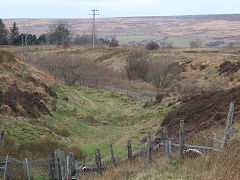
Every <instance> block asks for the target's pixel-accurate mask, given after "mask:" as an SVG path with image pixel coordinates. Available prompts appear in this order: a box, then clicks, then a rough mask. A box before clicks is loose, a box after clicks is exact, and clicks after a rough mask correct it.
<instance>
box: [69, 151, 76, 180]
mask: <svg viewBox="0 0 240 180" xmlns="http://www.w3.org/2000/svg"><path fill="white" fill-rule="evenodd" d="M74 162H75V161H74V155H73V152H70V153H69V174H70V178H72V176H75V174H76V171H75V165H74Z"/></svg>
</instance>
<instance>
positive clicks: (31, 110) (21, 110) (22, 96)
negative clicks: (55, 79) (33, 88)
mask: <svg viewBox="0 0 240 180" xmlns="http://www.w3.org/2000/svg"><path fill="white" fill-rule="evenodd" d="M45 103H46V100H45V97H44V96H43V95H42V94H40V93H36V92H35V93H29V92H28V91H22V90H20V89H19V88H18V86H17V84H16V83H14V84H12V86H11V87H10V88H9V89H8V90H7V91H6V92H5V93H2V92H1V91H0V107H9V108H10V110H11V112H13V113H14V114H15V115H22V116H28V117H34V118H38V117H39V116H40V115H41V114H45V115H46V114H50V110H49V109H48V107H47V105H46V104H45ZM1 109H2V110H4V108H1ZM5 109H6V108H5ZM0 111H1V110H0ZM1 113H5V112H1Z"/></svg>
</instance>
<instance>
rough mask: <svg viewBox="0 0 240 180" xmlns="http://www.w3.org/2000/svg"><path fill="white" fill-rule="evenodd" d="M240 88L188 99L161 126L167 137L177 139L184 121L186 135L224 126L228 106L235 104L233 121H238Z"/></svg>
mask: <svg viewBox="0 0 240 180" xmlns="http://www.w3.org/2000/svg"><path fill="white" fill-rule="evenodd" d="M239 95H240V87H238V88H234V89H231V90H228V91H217V92H205V93H202V94H201V95H197V96H195V97H192V98H191V99H189V100H188V101H187V102H186V103H185V104H182V106H181V107H180V108H177V109H175V110H173V111H172V112H170V113H168V114H167V115H166V117H165V118H164V120H163V123H162V124H161V126H163V127H166V128H167V129H168V133H169V136H171V137H177V136H178V133H179V123H180V120H184V121H185V132H186V134H190V133H191V134H192V133H197V132H199V131H202V130H205V129H208V128H211V127H214V126H217V125H219V124H222V125H225V122H226V118H227V114H228V110H229V104H230V102H234V103H235V112H234V121H240V112H239V110H240V96H239Z"/></svg>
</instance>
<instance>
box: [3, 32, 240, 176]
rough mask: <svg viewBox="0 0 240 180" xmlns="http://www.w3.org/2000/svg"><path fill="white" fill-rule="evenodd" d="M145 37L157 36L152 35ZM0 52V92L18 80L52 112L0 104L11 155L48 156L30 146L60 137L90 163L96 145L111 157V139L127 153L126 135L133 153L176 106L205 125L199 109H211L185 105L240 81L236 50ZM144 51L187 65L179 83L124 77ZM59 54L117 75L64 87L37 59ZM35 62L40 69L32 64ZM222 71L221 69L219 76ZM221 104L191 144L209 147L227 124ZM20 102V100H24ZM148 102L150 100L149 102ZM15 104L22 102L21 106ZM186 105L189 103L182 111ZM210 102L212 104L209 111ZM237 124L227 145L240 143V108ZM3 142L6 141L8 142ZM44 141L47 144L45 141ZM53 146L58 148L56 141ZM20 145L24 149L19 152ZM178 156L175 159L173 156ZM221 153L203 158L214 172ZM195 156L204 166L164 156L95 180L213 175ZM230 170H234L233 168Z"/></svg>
mask: <svg viewBox="0 0 240 180" xmlns="http://www.w3.org/2000/svg"><path fill="white" fill-rule="evenodd" d="M122 38H123V39H124V38H125V37H124V36H122ZM147 38H149V39H150V38H153V37H151V36H148V37H147ZM140 39H141V37H140V36H139V37H138V40H140ZM179 41H180V40H179ZM0 50H1V51H0V52H1V53H2V54H0V55H1V59H0V66H1V69H0V70H1V76H0V78H1V84H0V90H1V92H3V94H5V93H6V92H9V94H10V92H11V88H12V84H13V83H14V82H16V81H17V85H19V84H22V85H19V87H18V88H17V89H19V93H22V92H25V91H27V92H28V93H29V94H30V95H32V94H34V93H40V94H43V97H41V98H43V99H40V102H41V103H44V104H45V105H46V107H47V108H48V109H49V110H50V113H46V114H44V113H43V112H44V111H38V110H37V112H35V111H36V109H33V111H31V112H28V111H27V112H26V111H25V110H23V111H22V112H21V113H19V110H18V111H16V112H13V110H12V111H9V112H8V113H6V112H4V111H3V109H0V111H1V115H0V123H1V129H5V132H6V135H7V136H8V138H10V140H9V142H14V147H15V148H16V149H15V150H14V151H11V152H10V155H11V156H15V157H17V158H20V159H21V158H24V156H26V155H27V156H28V157H29V158H30V159H39V158H45V157H47V156H46V154H41V153H40V152H38V150H36V149H35V148H33V147H34V145H36V144H35V143H36V142H42V143H43V144H44V143H46V142H55V143H57V146H59V147H64V148H66V149H67V150H68V151H71V149H77V150H78V151H77V154H75V155H76V156H77V158H78V159H81V157H82V156H85V157H87V161H88V162H90V161H92V160H93V159H94V152H95V150H96V149H100V151H101V153H102V156H103V157H104V156H108V155H109V145H110V144H113V147H114V152H115V153H116V154H123V153H126V142H127V140H128V139H131V140H132V142H133V147H134V150H136V149H139V148H141V147H142V146H143V144H142V143H140V142H139V139H141V138H142V137H143V136H145V135H146V133H147V132H148V131H151V132H152V134H153V135H156V134H159V132H160V131H161V129H162V128H163V126H161V124H162V123H163V122H165V121H164V120H166V117H169V116H168V115H169V114H170V115H171V113H172V114H174V113H176V114H177V115H176V116H178V109H181V108H182V109H183V113H182V114H181V118H183V119H184V118H185V117H188V116H187V115H188V113H189V114H191V113H192V114H191V115H192V117H193V118H192V119H193V121H196V123H195V124H196V127H193V128H192V129H194V128H197V127H198V125H199V124H198V123H197V121H199V122H201V120H203V118H205V117H206V116H208V114H207V115H206V116H204V117H202V116H197V115H198V113H206V111H204V108H202V109H201V112H198V111H194V110H191V111H190V112H189V111H188V109H191V108H188V106H187V105H189V104H190V105H191V102H194V103H195V104H197V103H199V106H200V105H201V104H200V102H201V98H203V96H202V93H203V92H206V93H210V92H211V93H212V92H221V91H223V90H230V89H233V88H236V87H239V85H240V79H239V69H240V68H239V66H238V63H239V59H240V54H239V51H240V49H239V47H235V48H227V47H222V48H198V49H189V48H175V49H165V50H163V49H159V50H154V51H147V50H145V47H144V46H138V47H135V46H123V47H118V48H110V47H106V46H100V47H97V48H95V49H94V48H92V47H89V46H70V47H69V48H68V49H63V48H62V47H61V46H31V47H28V48H25V47H9V46H5V47H4V46H2V47H0ZM3 51H8V52H10V53H12V54H13V55H14V56H16V57H17V60H16V61H14V60H13V59H14V58H13V57H12V56H9V55H6V53H5V52H3ZM139 51H144V52H146V53H149V54H150V56H149V57H150V61H153V60H154V61H157V62H161V61H164V60H167V61H169V62H177V63H178V64H179V65H181V67H182V68H183V69H184V70H182V71H181V73H180V79H179V82H178V83H177V84H176V85H175V86H174V87H172V88H170V89H169V88H166V89H157V88H156V87H154V86H153V84H152V83H151V82H148V81H143V80H141V79H138V80H131V81H130V80H128V79H127V77H126V75H125V74H124V68H125V66H126V63H127V62H126V57H128V56H129V55H130V54H131V53H133V52H139ZM61 53H62V54H68V55H71V57H73V58H76V59H81V58H84V61H86V62H93V63H95V64H98V65H103V66H104V67H106V68H107V69H110V70H112V73H114V76H112V78H110V80H108V81H104V82H102V83H101V84H100V85H99V86H87V85H79V84H75V85H73V86H69V85H66V84H65V83H64V81H63V79H61V78H54V74H52V75H51V73H53V72H51V71H49V72H47V71H46V69H44V67H43V66H41V63H40V62H41V61H46V60H47V61H49V64H51V62H50V61H56V60H57V57H58V56H57V54H61ZM6 57H7V58H6ZM226 61H230V62H231V63H233V64H232V65H233V66H234V67H235V68H232V65H231V64H230V65H229V64H227V65H228V66H222V64H224V63H225V62H226ZM28 63H30V64H34V65H30V64H28ZM24 64H25V65H24ZM34 66H39V67H38V68H35V67H34ZM221 67H222V69H221ZM236 67H237V68H236ZM222 71H223V72H224V73H220V72H222ZM20 75H21V76H20ZM9 79H10V80H9ZM105 86H108V87H109V86H110V87H113V88H119V89H123V90H126V91H134V92H137V93H151V94H156V93H157V92H161V93H164V94H165V96H164V98H163V100H162V101H161V102H160V103H154V101H155V98H154V97H152V98H149V97H135V96H132V95H129V94H127V93H119V92H115V91H107V90H104V87H105ZM49 87H51V88H52V91H51V93H50V94H54V93H53V92H55V93H56V95H57V96H55V95H50V94H49V91H48V90H49V89H48V88H49ZM224 92H225V91H224ZM231 92H232V91H226V92H225V93H226V94H227V95H229V97H231V98H233V99H237V97H235V94H237V93H238V89H237V90H236V93H235V94H234V95H233V96H230V95H231ZM216 94H217V93H216ZM232 94H233V93H232ZM186 95H187V96H189V95H191V96H192V95H199V98H200V99H195V100H194V99H193V101H191V100H192V99H191V100H187V101H186V102H185V103H183V99H181V98H183V97H187V96H186ZM207 95H209V94H207ZM207 95H206V97H207V98H208V97H209V96H207ZM221 95H222V94H221V93H219V96H217V97H221ZM9 97H10V96H9ZM0 98H1V96H0ZM229 100H230V99H229ZM222 101H224V102H222V103H219V101H216V102H214V101H211V102H209V104H211V103H212V105H211V106H209V108H210V115H213V114H214V113H215V112H214V111H216V114H217V113H219V112H218V111H220V110H218V109H217V108H216V106H218V105H219V106H220V104H221V108H222V107H223V108H224V110H222V109H221V111H222V112H221V113H222V114H221V116H220V115H219V114H217V115H218V116H216V117H218V118H219V119H215V120H214V121H213V120H212V119H211V118H209V119H211V120H212V121H210V120H209V119H204V122H205V121H207V123H209V124H210V125H209V124H208V127H207V128H205V129H204V130H200V131H198V130H196V133H197V135H196V136H194V135H189V136H188V139H187V140H186V141H187V142H190V143H197V144H201V145H206V144H205V142H204V141H203V137H207V138H209V139H212V134H213V133H218V134H221V133H222V131H223V129H224V123H220V124H217V123H218V122H225V117H226V116H227V114H226V113H227V110H228V103H229V102H228V100H226V99H225V98H222ZM19 102H21V101H20V100H19ZM206 102H207V101H206ZM146 104H150V105H148V106H145V105H146ZM185 104H186V106H185ZM209 104H207V105H209ZM222 104H223V105H222ZM18 105H21V106H23V108H24V107H25V106H24V103H23V104H18ZM144 106H145V107H144ZM1 107H2V106H1ZM184 107H187V108H186V109H184ZM200 107H201V106H200ZM211 107H213V108H215V109H211ZM18 108H19V106H18ZM238 108H239V105H238V103H236V110H238ZM19 109H21V108H19ZM225 109H226V110H225ZM223 111H224V112H223ZM225 111H226V112H225ZM35 115H36V116H35ZM174 115H175V114H174ZM179 116H180V115H179ZM170 117H173V118H172V119H170V122H174V121H173V120H174V118H176V117H175V116H170ZM214 117H215V114H214ZM208 120H209V121H208ZM234 123H235V125H234V138H233V140H231V141H230V146H233V147H234V148H236V151H237V147H236V146H234V143H235V144H237V143H239V140H238V136H239V128H238V123H239V116H238V113H236V119H235V120H234ZM193 124H194V123H193ZM168 125H169V124H166V126H165V125H164V127H167V128H169V132H171V133H170V135H171V134H174V133H178V129H176V128H175V126H174V128H172V129H171V126H168ZM191 125H192V124H191ZM201 125H204V124H201ZM201 125H199V126H201ZM172 127H173V126H172ZM186 127H187V128H189V127H190V126H189V127H188V124H187V123H186ZM200 129H201V128H200ZM194 130H195V129H194ZM190 134H191V133H190ZM210 141H211V140H210ZM219 141H220V138H219ZM6 143H8V142H7V141H6ZM207 143H209V142H207ZM24 144H29V146H24ZM207 145H209V144H207ZM46 146H47V147H48V145H46ZM20 147H21V148H23V147H24V148H25V149H21V148H20ZM54 147H56V146H55V145H54ZM43 148H44V147H43ZM50 149H51V147H50ZM23 150H24V151H26V152H25V153H23V154H19V153H20V152H23ZM40 150H41V149H40ZM40 150H39V151H40ZM5 153H6V152H5ZM8 153H9V152H8ZM11 153H12V154H11ZM173 156H176V154H174V155H173ZM228 156H229V158H230V159H231V158H233V157H230V155H227V156H226V157H228ZM219 157H220V158H224V157H223V156H220V155H216V154H214V153H213V154H212V153H207V152H206V158H208V159H207V160H206V159H205V160H206V161H207V162H208V163H209V164H211V168H212V169H215V170H216V172H219V167H218V166H217V164H216V162H218V161H217V160H216V159H217V158H219ZM211 158H215V160H216V161H215V162H214V163H213V162H211V160H209V159H211ZM224 160H226V159H224ZM231 160H232V159H231ZM198 161H199V162H201V165H203V164H204V162H203V160H202V159H194V160H187V161H186V162H185V163H184V164H181V163H180V162H179V161H177V160H174V159H170V160H167V159H159V160H157V161H156V162H155V163H154V164H153V165H152V166H151V167H150V168H147V169H143V167H144V166H143V165H142V164H141V162H138V161H137V162H135V164H134V165H133V166H132V165H131V164H129V165H128V164H127V165H126V167H124V166H122V167H120V168H119V171H115V172H112V171H110V172H106V174H104V176H103V177H98V179H100V178H102V179H158V178H163V179H193V178H194V179H195V178H197V179H202V178H203V177H206V174H209V173H210V172H209V170H208V169H207V167H206V166H207V165H206V166H202V169H201V170H202V171H203V172H205V173H206V174H201V173H202V172H201V170H198V169H197V168H200V165H198V166H197V162H198ZM236 163H237V162H236ZM193 165H196V167H197V168H195V169H194V168H193V167H191V166H193ZM237 165H238V164H237ZM129 166H131V167H129ZM223 166H224V165H223ZM228 170H229V171H231V172H232V171H233V169H231V168H229V169H228ZM229 173H230V172H229ZM230 174H231V173H230ZM216 175H217V174H214V173H212V174H211V176H209V177H211V178H216ZM224 177H225V176H224ZM228 177H229V176H228ZM234 177H236V176H234ZM211 178H210V179H211ZM216 179H217V178H216Z"/></svg>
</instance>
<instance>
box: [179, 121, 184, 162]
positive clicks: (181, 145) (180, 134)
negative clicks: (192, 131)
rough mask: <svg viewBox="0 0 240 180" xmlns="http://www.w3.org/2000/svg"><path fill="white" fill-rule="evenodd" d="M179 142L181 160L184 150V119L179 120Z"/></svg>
mask: <svg viewBox="0 0 240 180" xmlns="http://www.w3.org/2000/svg"><path fill="white" fill-rule="evenodd" d="M179 144H180V161H183V158H184V157H183V150H184V120H180V132H179Z"/></svg>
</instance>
